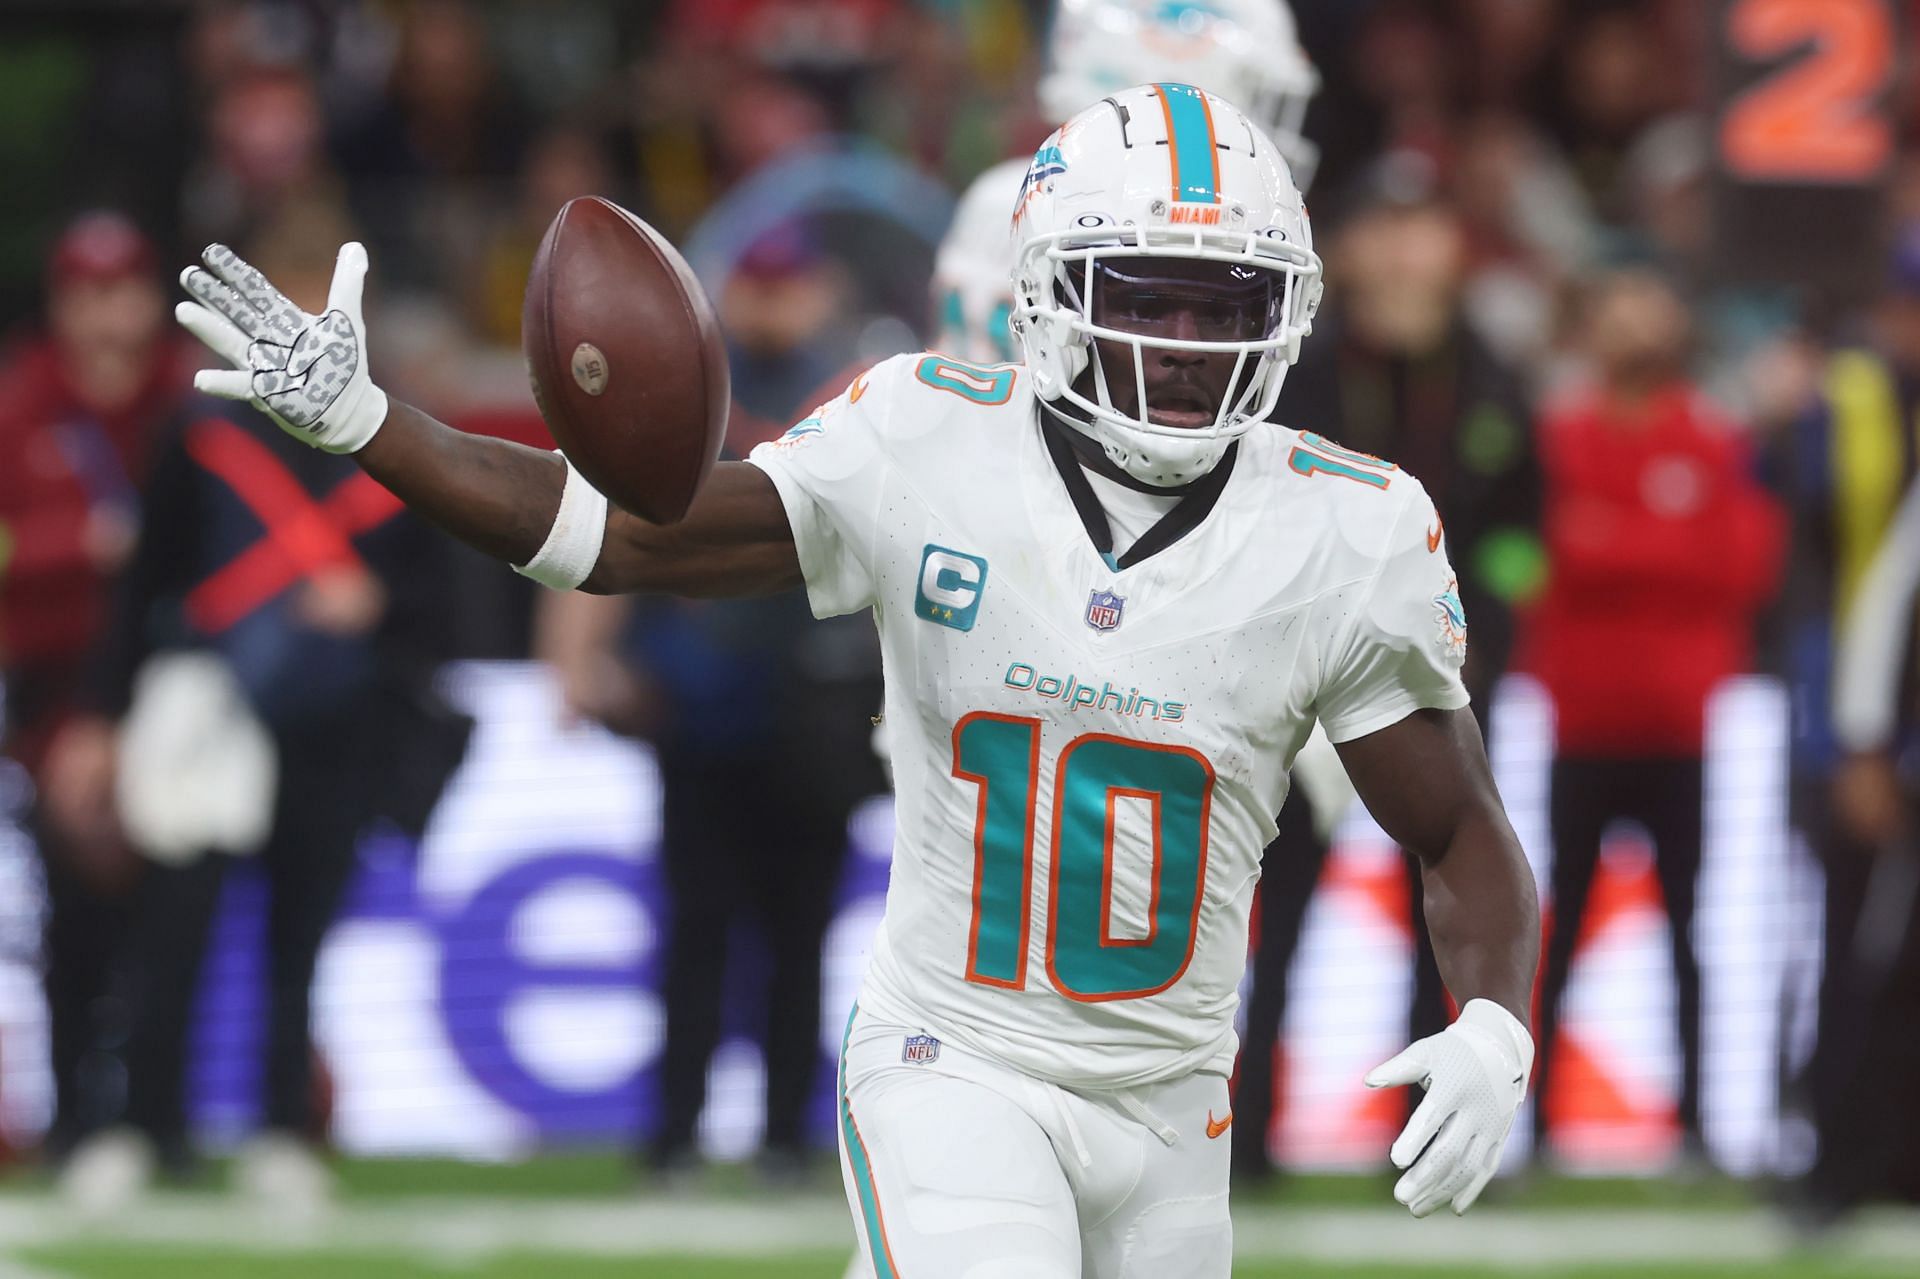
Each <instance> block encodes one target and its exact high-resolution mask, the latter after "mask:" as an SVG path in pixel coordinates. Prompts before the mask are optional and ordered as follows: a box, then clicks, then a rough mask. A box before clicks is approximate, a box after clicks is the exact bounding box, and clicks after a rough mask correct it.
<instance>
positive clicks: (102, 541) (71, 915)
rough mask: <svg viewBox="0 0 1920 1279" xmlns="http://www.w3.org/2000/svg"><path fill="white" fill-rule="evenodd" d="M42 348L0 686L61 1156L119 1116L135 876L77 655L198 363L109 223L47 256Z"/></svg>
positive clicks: (4, 463) (22, 381)
mask: <svg viewBox="0 0 1920 1279" xmlns="http://www.w3.org/2000/svg"><path fill="white" fill-rule="evenodd" d="M47 261H48V267H47V314H46V329H45V332H44V333H43V334H40V335H38V336H34V337H31V338H28V339H26V340H25V341H23V342H21V343H20V344H18V345H17V346H16V347H14V348H13V349H12V350H11V351H9V352H8V353H7V356H6V360H5V363H4V365H0V529H3V530H5V533H4V540H5V542H6V543H7V544H8V546H9V547H10V553H9V554H8V555H7V556H6V557H5V563H4V565H0V673H4V676H5V682H6V693H7V720H6V724H5V729H6V734H5V740H4V747H5V749H6V751H7V753H8V754H10V755H12V756H13V757H14V758H15V759H17V760H19V761H20V762H21V763H22V764H24V765H25V766H26V768H27V771H28V773H29V774H30V775H31V776H32V777H33V778H34V781H35V784H36V785H37V786H38V788H39V794H38V802H37V804H36V805H35V807H34V809H33V811H32V814H31V818H30V822H31V827H32V830H33V834H34V837H35V841H36V844H37V846H38V849H39V852H40V857H41V861H42V867H43V871H44V877H45V883H46V891H47V898H48V906H49V915H48V920H47V929H46V936H45V939H44V956H43V962H44V965H45V969H44V973H45V983H46V994H47V1006H48V1012H49V1016H50V1018H51V1020H52V1041H53V1042H52V1049H53V1075H54V1086H55V1115H54V1122H53V1128H52V1130H51V1132H50V1133H49V1134H48V1136H47V1148H48V1151H49V1153H50V1155H51V1156H52V1157H54V1158H55V1159H58V1158H61V1157H62V1156H64V1154H65V1153H66V1152H67V1150H69V1149H70V1148H71V1146H72V1145H73V1144H74V1142H76V1141H77V1140H79V1139H80V1138H81V1137H83V1136H84V1135H85V1134H86V1133H87V1132H88V1131H89V1130H90V1129H92V1128H93V1127H94V1126H96V1125H97V1124H99V1123H100V1122H101V1121H102V1120H103V1119H104V1118H105V1117H106V1116H107V1115H108V1114H109V1113H110V1112H111V1110H112V1108H113V1106H114V1105H116V1104H117V1096H118V1093H119V1091H120V1089H121V1087H122V1086H123V1084H122V1081H121V1080H120V1079H119V1078H118V1077H117V1075H116V1073H115V1070H114V1068H113V1066H112V1063H111V1060H110V1059H108V1058H106V1057H105V1056H103V1055H102V1053H101V1052H100V1051H98V1049H99V1047H100V1043H101V1040H102V1037H103V1036H107V1037H111V1036H112V1035H115V1034H119V1033H124V1026H123V1025H119V1024H118V1023H119V1022H120V1021H121V1020H123V1019H122V1018H121V1017H120V1016H119V1011H118V1006H117V1005H116V1004H114V1003H113V1002H112V1001H111V1000H109V999H108V979H109V965H110V961H111V958H112V953H113V948H114V946H115V944H116V942H117V941H118V939H119V938H120V936H121V934H122V933H123V931H124V924H125V920H126V914H127V909H128V901H127V897H126V891H127V889H128V886H129V885H130V883H131V882H132V880H133V879H134V877H135V872H136V871H137V864H136V863H135V862H134V861H133V859H132V858H131V857H130V856H129V855H128V853H127V850H126V846H125V843H124V841H123V840H122V838H121V835H120V831H119V828H118V824H117V822H116V820H115V817H114V809H113V803H112V789H111V788H112V779H113V768H112V743H111V739H110V737H109V736H108V735H107V734H105V733H104V732H98V731H88V730H87V729H86V728H85V726H83V725H81V724H77V723H75V722H74V714H75V707H76V700H77V697H78V693H79V686H80V684H81V682H82V677H83V673H84V670H85V667H86V662H87V655H88V653H89V651H90V650H91V649H92V648H93V647H94V645H95V644H96V643H97V642H98V641H99V640H100V638H101V636H102V633H103V631H104V629H105V626H106V622H107V609H108V595H109V588H110V586H111V584H112V582H113V581H114V579H115V578H116V577H117V576H118V575H119V573H120V570H121V568H122V566H123V565H124V563H125V562H126V559H127V556H128V554H129V553H130V552H131V550H132V548H133V543H134V537H135V533H136V531H137V530H138V528H139V520H140V500H141V499H140V492H141V488H142V486H143V484H144V480H145V476H146V471H147V459H148V456H149V454H150V452H151V449H152V446H153V444H154V441H155V438H156V437H157V436H158V435H160V434H161V433H162V432H163V431H164V430H165V429H166V428H168V427H169V426H171V425H172V424H173V423H174V422H175V420H176V419H177V418H178V416H179V414H180V413H181V411H182V403H183V400H184V398H185V396H186V393H187V390H188V389H189V377H190V374H191V371H192V367H193V366H192V364H191V362H190V361H191V359H192V354H191V352H190V351H189V350H188V349H187V347H186V345H185V344H184V342H183V341H182V340H181V339H180V338H179V337H178V336H177V335H176V333H175V331H174V328H173V325H172V323H171V322H170V319H169V317H168V315H167V312H166V302H165V300H164V296H163V294H162V292H161V289H160V283H159V281H158V279H157V278H156V266H157V263H156V261H155V256H154V251H153V246H152V245H151V244H149V243H148V241H147V239H146V237H145V236H144V235H142V234H141V233H140V231H139V230H138V229H137V228H136V227H135V226H134V225H133V224H132V223H131V222H130V221H128V220H127V219H126V218H124V217H122V216H120V215H119V214H116V213H108V212H98V213H89V214H85V215H83V216H81V217H79V218H77V219H76V220H74V221H73V222H72V223H71V224H70V225H69V226H68V227H67V229H66V231H65V232H64V233H63V234H62V235H61V237H60V238H59V240H58V241H57V242H56V243H55V244H54V245H53V247H52V251H51V252H50V253H49V254H48V258H47Z"/></svg>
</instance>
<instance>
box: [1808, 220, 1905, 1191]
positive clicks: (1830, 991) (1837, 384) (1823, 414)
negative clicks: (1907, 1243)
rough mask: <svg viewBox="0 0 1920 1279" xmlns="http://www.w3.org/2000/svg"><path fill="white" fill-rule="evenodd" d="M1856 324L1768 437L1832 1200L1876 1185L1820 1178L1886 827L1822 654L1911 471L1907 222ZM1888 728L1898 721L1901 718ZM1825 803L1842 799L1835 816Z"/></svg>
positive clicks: (1847, 1080)
mask: <svg viewBox="0 0 1920 1279" xmlns="http://www.w3.org/2000/svg"><path fill="white" fill-rule="evenodd" d="M1866 320H1867V323H1866V326H1865V331H1864V332H1863V333H1862V334H1861V335H1860V339H1859V340H1857V341H1856V342H1854V343H1852V344H1849V345H1846V346H1843V347H1842V348H1841V349H1839V350H1837V351H1835V352H1834V353H1833V355H1832V356H1831V358H1830V359H1829V360H1828V361H1827V363H1826V366H1825V369H1824V371H1823V373H1822V376H1821V378H1820V390H1819V395H1818V397H1817V399H1816V400H1815V402H1814V403H1813V404H1812V406H1811V407H1810V408H1809V409H1808V411H1807V412H1806V413H1805V414H1804V415H1803V416H1802V417H1801V418H1800V420H1799V421H1798V422H1796V423H1795V424H1794V427H1793V429H1792V430H1791V432H1790V433H1789V434H1787V435H1786V436H1785V437H1784V438H1783V439H1782V440H1781V441H1780V442H1779V448H1778V456H1777V458H1776V459H1775V469H1776V471H1777V472H1778V474H1779V476H1780V483H1781V486H1782V487H1783V488H1784V489H1785V491H1786V492H1787V493H1788V494H1789V496H1790V499H1791V501H1792V505H1793V520H1794V536H1793V554H1792V560H1791V564H1790V566H1789V573H1788V579H1787V591H1786V607H1785V610H1784V611H1785V613H1786V622H1787V627H1788V631H1787V640H1786V662H1787V675H1788V680H1789V684H1790V689H1791V693H1792V701H1791V709H1792V729H1793V733H1792V753H1791V756H1790V759H1791V764H1792V788H1791V791H1790V796H1791V802H1792V815H1793V822H1794V825H1795V827H1796V828H1797V829H1798V830H1799V831H1800V832H1801V833H1802V834H1803V836H1804V837H1805V838H1806V839H1807V841H1808V843H1809V845H1810V846H1811V848H1812V850H1813V852H1814V855H1815V856H1816V857H1817V858H1818V859H1819V861H1820V864H1821V867H1822V869H1823V871H1824V872H1825V877H1826V914H1825V919H1826V927H1825V954H1824V962H1823V964H1822V977H1821V987H1820V996H1819V1024H1820V1035H1819V1038H1818V1040H1817V1041H1816V1043H1815V1047H1814V1055H1813V1060H1812V1062H1811V1063H1810V1066H1809V1070H1808V1075H1807V1079H1806V1085H1807V1090H1808V1091H1809V1092H1810V1094H1811V1097H1810V1101H1811V1106H1812V1110H1813V1113H1814V1117H1815V1121H1816V1124H1817V1126H1818V1129H1819V1132H1820V1145H1821V1149H1822V1151H1823V1152H1828V1153H1825V1154H1823V1157H1822V1166H1821V1172H1820V1174H1819V1176H1818V1178H1816V1185H1815V1186H1814V1187H1813V1192H1814V1193H1815V1195H1816V1196H1817V1197H1822V1198H1824V1199H1825V1200H1826V1201H1827V1202H1828V1203H1829V1204H1832V1205H1836V1206H1838V1205H1843V1204H1844V1203H1846V1202H1847V1201H1850V1200H1853V1199H1856V1198H1858V1197H1859V1196H1860V1195H1862V1194H1865V1193H1871V1192H1872V1191H1873V1190H1874V1189H1877V1188H1876V1187H1872V1186H1865V1185H1861V1184H1859V1183H1857V1181H1855V1180H1854V1178H1853V1175H1852V1173H1846V1175H1844V1176H1841V1177H1834V1176H1832V1175H1831V1174H1835V1173H1842V1172H1845V1170H1846V1169H1847V1168H1848V1163H1847V1160H1848V1159H1849V1158H1850V1154H1849V1150H1850V1145H1851V1143H1852V1142H1854V1141H1855V1140H1857V1138H1858V1134H1857V1132H1854V1131H1850V1129H1849V1117H1850V1116H1853V1115H1856V1113H1857V1112H1854V1111H1853V1110H1852V1107H1853V1105H1854V1103H1855V1097H1856V1093H1857V1091H1858V1089H1859V1084H1860V1077H1859V1075H1858V1073H1857V1071H1858V1067H1857V1065H1856V1061H1857V1053H1858V1051H1859V1047H1860V1045H1861V1044H1862V1043H1864V1042H1865V1041H1866V1038H1867V1036H1868V1035H1869V1034H1870V1033H1871V1032H1872V1026H1873V1022H1874V1019H1875V1016H1876V1013H1875V1009H1874V1006H1873V999H1872V997H1871V996H1870V994H1869V993H1868V992H1865V991H1863V990H1861V989H1860V988H1859V985H1858V983H1857V981H1856V980H1855V977H1854V974H1855V972H1856V969H1857V965H1856V963H1855V960H1854V955H1853V948H1854V945H1855V939H1856V936H1857V935H1858V934H1859V932H1860V929H1861V927H1862V922H1863V920H1865V919H1868V918H1869V917H1870V912H1869V909H1868V903H1869V902H1870V901H1871V900H1872V898H1873V895H1874V893H1875V884H1874V876H1875V871H1876V869H1877V868H1879V867H1881V866H1884V865H1888V864H1890V863H1888V862H1887V861H1886V860H1885V859H1884V858H1882V857H1881V856H1880V855H1879V854H1881V853H1882V852H1883V851H1884V844H1885V842H1886V841H1885V839H1884V836H1885V834H1886V826H1885V822H1884V818H1882V819H1874V818H1872V817H1871V814H1870V808H1871V802H1872V800H1873V799H1874V797H1875V796H1879V797H1881V798H1882V801H1883V803H1882V807H1883V808H1892V807H1894V806H1893V805H1890V804H1886V803H1885V802H1884V800H1885V797H1886V796H1887V794H1888V789H1889V788H1887V787H1886V786H1884V785H1879V786H1876V785H1874V784H1873V783H1874V782H1875V780H1876V776H1877V777H1878V778H1879V779H1880V780H1881V781H1884V780H1885V774H1884V770H1879V769H1875V768H1873V767H1860V766H1854V767H1845V768H1843V767H1842V765H1843V759H1844V752H1843V750H1842V747H1841V743H1840V742H1839V741H1838V740H1837V739H1836V736H1835V725H1834V722H1833V718H1832V715H1831V713H1830V708H1831V706H1832V700H1833V683H1832V677H1833V675H1834V670H1833V651H1834V645H1835V633H1836V630H1837V627H1838V621H1839V619H1840V618H1842V617H1845V616H1846V615H1848V614H1849V613H1850V612H1852V611H1854V610H1856V609H1858V608H1860V607H1861V606H1862V605H1863V604H1864V603H1866V602H1867V601H1866V600H1865V599H1864V591H1863V586H1864V583H1865V582H1866V580H1867V574H1868V571H1869V565H1870V564H1872V563H1873V560H1874V557H1875V556H1876V555H1877V554H1879V553H1880V551H1881V548H1882V547H1883V546H1886V545H1887V543H1888V538H1889V536H1890V532H1891V530H1892V528H1893V527H1894V525H1893V520H1894V515H1895V512H1896V510H1897V509H1898V507H1899V504H1900V501H1901V494H1902V493H1903V492H1904V491H1906V489H1907V488H1908V487H1909V486H1910V485H1911V484H1912V483H1913V480H1914V477H1915V475H1916V473H1920V445H1916V442H1915V437H1914V432H1913V425H1912V424H1913V422H1914V421H1915V418H1916V414H1920V226H1916V225H1910V226H1909V227H1908V228H1907V229H1906V231H1905V232H1904V233H1903V234H1902V235H1901V236H1900V237H1899V238H1898V240H1897V242H1896V245H1895V247H1894V251H1893V253H1892V255H1891V257H1890V259H1889V261H1888V269H1887V273H1886V287H1885V291H1884V292H1883V294H1882V295H1881V297H1880V298H1879V299H1877V300H1876V301H1875V303H1874V304H1873V307H1872V309H1871V311H1870V312H1869V313H1868V315H1867V317H1866ZM1897 723H1898V724H1899V725H1901V726H1902V728H1903V730H1904V726H1905V724H1906V720H1905V718H1904V717H1902V718H1900V719H1898V720H1897ZM1896 749H1897V747H1896ZM1870 763H1871V760H1870V759H1869V764H1870ZM1837 798H1843V799H1844V804H1843V808H1842V810H1841V811H1836V807H1835V802H1836V799H1837ZM1870 1122H1875V1123H1877V1122H1880V1121H1879V1120H1877V1119H1876V1120H1871V1121H1870ZM1849 1183H1851V1184H1849Z"/></svg>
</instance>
